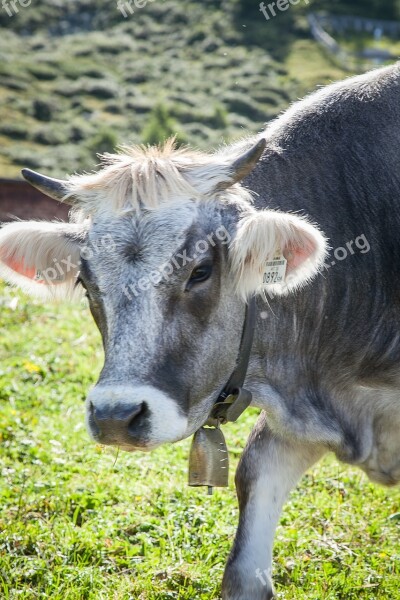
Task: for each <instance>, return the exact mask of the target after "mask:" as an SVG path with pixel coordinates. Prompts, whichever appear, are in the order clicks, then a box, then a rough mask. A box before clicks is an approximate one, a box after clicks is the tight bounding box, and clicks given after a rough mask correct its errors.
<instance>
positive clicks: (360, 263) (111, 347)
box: [0, 63, 400, 600]
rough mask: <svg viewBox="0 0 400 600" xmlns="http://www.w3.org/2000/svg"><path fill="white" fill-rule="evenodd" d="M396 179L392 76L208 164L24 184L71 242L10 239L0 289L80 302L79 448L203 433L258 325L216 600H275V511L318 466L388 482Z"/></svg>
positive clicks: (113, 163)
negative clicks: (51, 209)
mask: <svg viewBox="0 0 400 600" xmlns="http://www.w3.org/2000/svg"><path fill="white" fill-rule="evenodd" d="M399 165H400V64H398V63H397V64H395V65H393V66H390V67H385V68H382V69H378V70H374V71H372V72H370V73H368V74H364V75H361V76H357V77H355V78H350V79H348V80H345V81H344V82H339V83H335V84H333V85H330V86H328V87H326V88H323V89H321V90H318V91H317V92H316V93H314V94H312V95H311V96H309V97H307V98H306V99H304V100H302V101H300V102H298V103H295V104H294V105H292V106H291V107H290V108H289V109H288V110H287V111H286V112H285V113H284V114H283V115H281V116H280V117H278V118H277V119H276V120H274V121H272V122H271V123H270V124H269V125H268V126H267V127H266V129H265V130H264V131H263V132H262V133H261V134H259V135H257V136H253V137H249V138H246V139H244V140H242V141H240V142H238V143H236V144H233V145H230V146H226V147H224V148H222V149H220V150H218V151H216V152H215V153H213V154H206V153H201V152H198V151H192V150H190V149H188V148H176V147H174V144H173V142H170V141H169V142H167V143H166V144H165V145H164V146H162V147H149V148H140V147H134V148H123V149H121V151H120V152H119V153H118V154H110V155H106V156H105V157H104V164H103V166H102V168H101V169H100V170H99V171H97V172H95V173H92V174H85V175H75V176H72V177H70V178H68V179H67V180H65V181H64V180H57V179H53V178H49V177H46V176H44V175H40V174H38V173H34V172H32V171H29V170H26V171H25V172H24V175H25V177H26V178H27V179H28V180H29V181H30V182H31V183H32V184H33V185H35V186H36V187H38V188H39V189H41V190H42V191H44V192H45V193H47V194H48V195H50V196H51V197H53V198H57V199H63V200H65V201H67V202H69V203H71V204H72V205H73V208H72V211H71V220H70V221H71V222H70V223H41V222H25V223H24V222H18V223H11V224H8V225H5V226H4V227H3V229H2V230H1V232H0V258H1V271H0V274H1V275H2V277H3V278H4V279H6V280H7V281H9V282H10V283H12V284H16V285H18V286H20V287H21V288H22V289H24V290H25V291H27V292H28V293H30V294H32V295H34V296H38V297H42V298H45V299H51V298H55V299H57V298H58V299H63V298H65V297H67V296H71V297H75V296H76V297H80V295H81V294H82V293H83V292H84V293H86V295H87V297H88V299H89V304H90V310H91V312H92V315H93V318H94V320H95V322H96V324H97V326H98V328H99V330H100V332H101V335H102V340H103V345H104V352H105V361H104V366H103V369H102V371H101V374H100V377H99V379H98V382H97V384H96V385H95V386H94V388H93V389H92V390H91V391H90V392H89V394H88V397H87V403H86V413H87V425H88V429H89V432H90V434H91V436H92V437H93V439H94V440H96V441H98V442H100V443H102V444H110V445H115V446H119V447H120V448H123V449H125V450H128V451H131V450H150V449H152V448H154V447H156V446H158V445H160V444H162V443H165V442H174V441H177V440H180V439H182V438H185V437H188V436H190V435H191V434H193V433H194V432H196V431H197V430H198V429H199V428H201V427H202V426H203V425H204V423H206V422H207V421H208V419H209V417H210V414H212V411H213V407H214V405H215V401H216V398H217V397H218V395H219V393H220V391H221V389H223V388H224V385H225V384H226V381H227V379H228V377H229V376H230V375H231V373H232V372H233V371H234V370H235V365H237V362H238V360H240V353H241V349H242V341H241V340H242V334H243V331H244V327H245V324H246V318H247V317H246V315H247V311H248V307H249V306H250V303H251V304H253V305H254V306H255V310H256V313H255V325H254V329H253V341H252V345H251V348H250V351H249V356H248V361H247V362H248V364H247V365H246V367H247V373H246V376H245V381H244V387H245V388H246V390H248V391H249V393H251V394H252V405H253V406H256V407H259V408H260V409H262V413H261V415H260V417H259V420H258V421H257V424H256V425H255V428H254V430H253V432H252V434H251V436H250V438H249V440H248V443H247V445H246V448H245V450H244V452H243V455H242V457H241V460H240V463H239V466H238V470H237V473H236V480H235V481H236V488H237V495H238V499H239V508H240V518H239V526H238V530H237V533H236V538H235V541H234V545H233V548H232V552H231V554H230V557H229V559H228V563H227V567H226V570H225V574H224V578H223V584H222V597H223V599H224V600H250V599H251V600H266V599H269V598H271V597H272V596H273V593H274V590H273V584H272V579H271V564H272V548H273V537H274V531H275V528H276V525H277V523H278V520H279V517H280V513H281V510H282V508H283V504H284V502H285V499H286V498H287V495H288V493H289V492H290V490H291V489H292V488H293V487H294V486H295V485H296V483H297V482H298V480H299V479H300V477H301V476H302V475H303V473H304V472H305V471H306V470H307V469H308V468H309V467H311V466H312V465H313V464H314V463H316V462H317V461H318V460H319V459H320V458H321V457H322V456H323V455H324V454H325V453H327V452H334V453H335V454H336V456H337V457H338V459H339V460H340V461H343V462H345V463H348V464H351V465H358V466H359V467H360V468H361V469H363V470H364V471H365V472H366V473H367V475H368V476H369V477H370V479H371V480H373V481H376V482H379V483H381V484H385V485H394V484H397V483H399V481H400V434H399V432H400V372H399V365H400V272H399V271H400V239H399V233H398V232H399V230H400V169H399ZM322 232H323V233H322ZM327 240H328V242H327ZM327 244H329V246H328V245H327ZM277 264H279V265H280V267H279V269H282V268H283V269H284V273H283V276H281V277H278V276H277V271H279V269H278V268H277V267H276V265H277ZM268 265H275V268H276V269H277V271H276V272H272V271H271V269H270V268H269V267H268ZM268 269H269V270H268ZM280 272H281V275H282V271H280ZM306 283H307V285H304V284H306ZM221 349H222V351H221ZM238 357H239V358H238ZM260 573H263V574H264V576H263V577H259V574H260Z"/></svg>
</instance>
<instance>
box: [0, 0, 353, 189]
mask: <svg viewBox="0 0 400 600" xmlns="http://www.w3.org/2000/svg"><path fill="white" fill-rule="evenodd" d="M139 4H140V3H139ZM242 4H243V3H239V2H236V1H235V0H227V1H204V0H203V1H202V2H201V3H200V2H196V1H192V0H180V1H179V2H178V1H177V0H153V2H151V3H150V2H148V4H147V5H146V6H144V7H143V8H141V9H137V8H135V5H133V7H134V8H135V11H134V14H127V13H126V14H127V17H126V18H124V16H123V15H122V13H121V12H120V11H119V10H118V8H117V3H116V2H115V3H114V2H106V0H70V1H69V2H68V3H63V2H59V1H57V0H41V1H37V2H35V6H33V5H32V6H28V7H26V8H23V7H22V6H20V7H19V10H18V13H17V14H13V15H12V17H10V16H8V15H7V14H6V13H5V11H4V8H3V9H2V10H1V12H0V27H1V29H0V177H13V176H17V175H18V173H19V169H20V168H21V167H22V166H28V167H31V168H39V169H42V170H43V171H46V172H47V173H49V174H54V175H60V176H64V175H65V173H66V172H72V171H75V170H77V169H91V168H92V167H93V165H94V164H95V163H96V162H97V158H96V152H98V151H106V150H111V149H112V148H113V147H114V146H115V145H116V144H117V143H122V142H134V143H138V142H150V143H151V142H156V141H158V140H160V139H162V138H163V137H165V136H167V135H169V134H171V133H173V132H177V134H178V139H179V140H181V141H182V142H187V143H190V144H192V145H195V146H199V147H202V148H207V147H210V146H215V145H218V144H220V143H221V142H222V141H229V140H232V139H236V138H238V137H240V136H241V135H243V134H244V133H248V132H251V131H253V132H255V131H257V130H259V129H260V128H261V127H262V125H263V123H264V122H265V121H268V120H269V119H271V118H273V117H275V116H276V115H277V114H279V113H280V112H281V111H282V110H283V109H284V108H286V107H287V106H288V104H289V103H290V102H291V101H293V100H295V99H296V98H298V97H299V96H302V95H303V94H304V93H306V92H307V91H310V90H312V89H314V88H315V86H316V85H317V84H324V83H327V82H329V81H331V80H332V79H338V78H341V77H344V76H346V75H347V74H348V73H346V72H344V71H343V70H342V69H341V68H340V67H338V66H336V65H335V64H333V63H332V61H331V58H330V57H328V56H327V55H325V53H324V51H322V50H321V49H320V48H319V47H318V45H317V44H316V43H315V42H314V41H313V40H312V39H310V36H309V31H308V26H307V22H306V18H305V8H306V7H305V5H303V6H300V5H298V6H296V7H294V6H293V7H291V10H290V11H287V12H285V13H281V14H279V15H277V17H276V18H275V19H273V20H271V21H268V22H267V21H266V20H265V19H264V18H263V17H262V15H261V14H260V12H259V10H258V4H259V3H258V2H252V1H251V0H249V3H248V4H249V5H251V9H252V10H247V9H246V10H243V8H241V5H242ZM253 9H255V10H253Z"/></svg>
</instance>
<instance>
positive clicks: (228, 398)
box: [206, 296, 256, 426]
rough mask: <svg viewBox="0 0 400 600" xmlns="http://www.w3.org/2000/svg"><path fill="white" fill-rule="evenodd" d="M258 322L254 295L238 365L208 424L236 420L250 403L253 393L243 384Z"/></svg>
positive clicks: (245, 324) (248, 309)
mask: <svg viewBox="0 0 400 600" xmlns="http://www.w3.org/2000/svg"><path fill="white" fill-rule="evenodd" d="M255 323H256V299H255V296H252V297H251V298H250V300H249V301H248V304H247V305H246V312H245V317H244V323H243V330H242V339H241V340H240V346H239V354H238V358H237V362H236V367H235V369H234V371H233V373H232V375H231V376H230V378H229V380H228V382H227V384H226V385H225V387H224V388H223V390H222V391H221V392H220V394H219V396H218V398H217V400H216V402H215V404H214V406H213V409H212V411H211V414H210V417H209V419H208V421H207V423H206V425H213V426H215V425H218V424H224V423H227V422H228V421H231V422H232V421H236V419H238V418H239V417H240V415H241V414H242V413H243V412H244V411H245V410H246V408H247V407H248V406H249V405H250V402H251V399H252V394H251V392H249V391H248V390H245V389H244V388H243V387H242V386H243V384H244V381H245V379H246V374H247V368H248V366H249V360H250V353H251V347H252V345H253V338H254V327H255Z"/></svg>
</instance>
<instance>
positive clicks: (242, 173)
mask: <svg viewBox="0 0 400 600" xmlns="http://www.w3.org/2000/svg"><path fill="white" fill-rule="evenodd" d="M266 145H267V142H266V140H265V139H264V138H261V140H259V141H258V142H257V143H256V144H254V146H252V147H251V148H250V150H247V152H245V153H244V154H242V156H240V157H239V158H237V159H236V160H235V162H234V163H233V165H232V172H233V175H232V183H231V185H233V184H234V183H238V182H239V181H241V180H242V179H244V178H245V177H246V176H247V175H249V173H251V171H252V170H253V169H254V167H255V166H256V164H257V163H258V161H259V159H260V158H261V155H262V153H263V152H264V150H265V147H266Z"/></svg>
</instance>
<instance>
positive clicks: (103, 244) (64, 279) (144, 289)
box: [0, 140, 325, 450]
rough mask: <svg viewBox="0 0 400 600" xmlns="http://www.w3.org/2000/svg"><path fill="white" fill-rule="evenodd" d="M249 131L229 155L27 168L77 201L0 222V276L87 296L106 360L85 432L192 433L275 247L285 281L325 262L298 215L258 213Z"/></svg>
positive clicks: (165, 153) (123, 438) (167, 150)
mask: <svg viewBox="0 0 400 600" xmlns="http://www.w3.org/2000/svg"><path fill="white" fill-rule="evenodd" d="M264 147H265V141H264V140H261V141H259V142H258V143H257V144H256V145H255V146H253V147H251V148H249V149H248V150H247V151H246V152H244V153H242V154H241V155H239V156H236V158H232V157H229V156H228V154H223V153H220V154H214V155H205V154H201V153H198V152H192V151H189V150H187V149H184V150H177V149H175V148H174V146H173V144H172V143H167V144H166V145H165V146H164V147H163V148H146V149H143V148H133V149H124V150H123V151H122V152H121V153H120V154H117V155H107V156H106V157H105V161H106V162H105V164H104V166H103V168H102V169H101V170H100V171H98V172H97V173H95V174H91V175H83V176H74V177H71V178H70V179H68V180H67V181H65V182H63V181H57V180H53V179H49V178H46V177H44V176H40V175H38V174H35V173H32V172H26V173H25V175H26V177H27V178H28V179H29V180H30V181H31V182H32V183H33V184H34V185H36V186H37V187H39V188H40V189H42V190H43V191H45V192H46V193H47V194H49V195H51V196H53V197H57V198H61V197H64V198H67V201H68V199H69V201H70V202H71V203H73V204H74V209H73V211H72V215H71V222H70V223H65V224H64V223H42V222H17V223H12V224H8V225H5V226H4V227H3V229H2V230H1V231H0V275H1V276H2V277H3V278H4V279H6V280H7V281H9V282H10V283H13V284H16V285H18V286H20V287H21V288H22V289H24V290H25V291H27V292H28V293H30V294H32V295H36V296H40V297H42V298H44V299H53V298H55V299H57V298H58V299H63V298H66V297H68V296H70V297H71V296H72V297H74V296H79V295H81V294H83V293H85V294H86V295H87V298H88V301H89V306H90V310H91V313H92V315H93V318H94V320H95V322H96V324H97V326H98V328H99V329H100V332H101V335H102V338H103V345H104V352H105V361H104V366H103V369H102V371H101V374H100V377H99V380H98V382H97V384H96V385H95V386H94V388H93V389H92V390H91V391H90V393H89V395H88V397H87V424H88V428H89V432H90V434H91V435H92V437H93V438H94V439H95V440H97V441H99V442H101V443H103V444H112V445H117V446H120V447H121V448H123V449H126V450H134V449H141V450H147V449H151V448H153V447H156V446H158V445H159V444H161V443H163V442H174V441H177V440H180V439H182V438H185V437H187V436H189V435H190V434H192V433H193V432H194V431H196V430H197V429H198V428H199V427H200V426H201V425H202V424H203V423H204V422H205V421H206V420H207V417H208V415H209V413H210V410H211V408H212V406H213V403H214V401H215V398H216V396H217V394H218V392H219V391H220V389H221V388H222V387H223V385H224V384H225V382H226V381H227V379H228V377H229V375H230V374H231V372H232V370H233V368H234V365H235V361H236V358H237V354H238V348H239V343H240V337H241V331H242V327H243V319H244V313H245V303H246V299H247V298H248V297H249V296H250V295H252V294H259V293H261V292H263V291H265V289H266V288H265V283H264V282H263V273H264V265H265V263H266V261H268V260H269V259H271V258H272V257H274V255H275V253H276V252H277V251H278V250H279V251H280V252H282V253H283V254H284V256H285V258H286V259H287V261H288V266H287V274H288V277H287V282H286V284H285V285H283V286H275V289H274V292H276V293H288V292H290V291H291V290H292V289H294V288H296V287H298V286H299V285H301V284H302V283H303V282H305V281H306V280H307V279H309V278H310V277H311V276H312V275H314V274H315V273H316V272H317V270H318V268H319V267H320V265H321V264H322V261H323V258H324V254H325V240H324V237H323V236H322V234H321V233H320V232H319V231H318V230H317V229H316V228H315V227H314V226H312V225H310V224H309V223H308V222H307V221H306V220H305V219H302V218H300V217H298V216H294V215H290V214H284V213H279V212H274V211H269V210H263V211H256V210H255V209H254V208H253V206H252V203H251V196H250V194H249V193H248V192H247V191H246V190H245V189H244V188H242V187H241V185H240V184H239V180H240V179H242V178H243V177H245V176H246V175H247V174H248V173H249V171H250V170H251V169H252V168H253V166H254V165H255V163H256V162H257V160H258V159H259V158H260V156H261V154H262V152H263V149H264Z"/></svg>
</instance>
